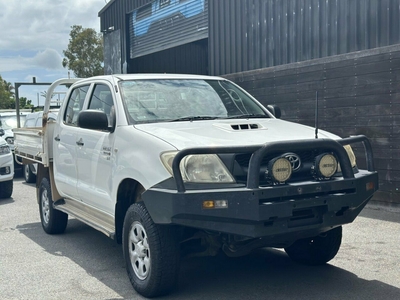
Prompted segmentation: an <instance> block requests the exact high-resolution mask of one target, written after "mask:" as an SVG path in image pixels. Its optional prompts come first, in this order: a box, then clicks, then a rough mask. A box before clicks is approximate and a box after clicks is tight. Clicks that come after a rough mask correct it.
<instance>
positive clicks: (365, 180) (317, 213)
mask: <svg viewBox="0 0 400 300" xmlns="http://www.w3.org/2000/svg"><path fill="white" fill-rule="evenodd" d="M341 141H344V142H342V143H343V144H347V143H348V144H350V143H352V142H363V143H364V146H365V149H366V158H367V165H368V171H366V170H360V171H359V172H358V173H357V174H353V171H352V168H351V166H350V162H349V160H348V157H347V154H346V153H345V150H344V149H343V147H342V146H341V145H340V144H339V143H338V142H335V141H326V140H325V141H324V140H311V141H301V142H298V141H296V142H292V143H291V144H290V146H291V149H293V148H294V149H297V148H299V149H305V148H306V147H322V148H326V147H328V148H331V149H332V151H334V152H335V153H336V155H337V156H338V158H339V161H340V164H341V166H342V171H343V177H340V178H334V179H332V180H329V181H307V182H299V183H291V184H286V185H280V186H268V187H262V186H259V185H258V177H259V176H258V174H259V173H258V170H259V163H260V161H261V159H262V157H263V155H265V153H267V152H268V151H270V149H271V147H272V148H273V149H274V150H276V149H281V148H282V149H286V148H285V147H288V144H287V143H276V144H273V145H271V144H269V145H264V146H262V147H261V148H258V149H256V150H255V151H254V149H248V151H252V152H253V155H252V159H251V162H250V166H249V174H248V181H247V184H246V186H243V187H233V188H220V189H191V190H189V189H186V188H185V184H184V183H183V182H182V181H181V177H180V173H179V169H175V170H174V180H175V182H176V189H170V188H163V185H162V184H161V185H158V186H155V187H153V188H150V189H149V190H147V191H146V192H145V193H143V195H142V198H143V200H144V202H145V205H146V207H147V209H148V211H149V213H150V215H151V217H152V219H153V221H154V222H155V223H158V224H177V225H184V226H189V227H194V228H199V229H204V230H212V231H218V232H223V233H228V234H234V235H240V236H246V237H253V238H256V237H269V238H271V239H274V237H276V238H277V239H279V238H278V237H280V238H282V237H283V239H284V238H285V236H288V235H292V236H296V238H300V237H303V236H313V235H317V234H318V233H320V232H324V231H327V230H329V229H330V228H333V227H335V226H339V225H342V224H346V223H350V222H352V221H353V220H354V219H355V218H356V216H357V215H358V214H359V213H360V211H361V210H362V209H363V207H364V206H365V205H366V204H367V202H368V201H369V200H370V199H371V197H372V195H373V193H374V192H375V191H376V190H377V187H378V174H377V172H376V171H374V170H373V169H374V166H373V159H372V151H371V148H370V144H369V142H368V140H367V139H366V138H365V137H355V138H349V139H345V140H341ZM221 149H222V150H221ZM225 150H226V149H225V148H220V149H212V150H210V149H208V150H207V149H199V148H197V149H190V150H183V151H181V152H183V153H181V152H180V153H179V154H182V155H179V156H178V155H177V156H178V158H175V160H176V164H177V166H179V161H180V159H181V158H183V157H184V156H185V155H188V153H189V154H193V153H205V152H208V153H210V152H212V153H221V151H225ZM227 151H232V149H230V150H226V151H225V153H226V152H227ZM234 151H238V152H240V151H243V149H234ZM174 163H175V161H174ZM257 168H258V169H257ZM250 170H252V171H250ZM251 172H253V173H251ZM208 200H226V201H227V203H228V207H227V208H220V209H204V208H203V202H204V201H208Z"/></svg>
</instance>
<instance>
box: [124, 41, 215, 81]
mask: <svg viewBox="0 0 400 300" xmlns="http://www.w3.org/2000/svg"><path fill="white" fill-rule="evenodd" d="M207 50H208V47H207V40H206V39H205V40H201V41H197V42H193V43H190V44H185V45H182V46H179V47H175V48H170V49H167V50H164V51H159V52H156V53H152V54H149V55H145V56H141V57H137V58H134V59H133V60H132V62H131V65H130V69H129V73H185V74H201V75H207V74H208V60H207Z"/></svg>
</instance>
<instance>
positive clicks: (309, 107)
mask: <svg viewBox="0 0 400 300" xmlns="http://www.w3.org/2000/svg"><path fill="white" fill-rule="evenodd" d="M225 77H227V78H228V79H231V80H233V81H235V82H236V83H238V84H239V85H241V86H242V87H244V88H245V89H246V90H248V91H249V92H250V93H251V94H252V95H253V96H255V97H256V98H257V99H258V100H259V101H261V102H262V103H263V104H264V105H267V104H278V105H279V106H280V107H281V109H282V119H285V120H288V121H293V122H298V123H301V124H305V125H309V126H314V124H315V98H316V92H318V99H319V128H320V129H324V130H327V131H330V132H333V133H335V134H338V135H339V136H342V137H347V136H349V135H357V134H364V135H366V136H367V137H368V138H369V139H370V140H371V143H372V147H373V150H374V161H375V167H376V169H377V170H378V172H379V181H380V183H379V189H380V191H379V192H378V193H377V194H376V195H375V196H374V199H375V200H376V201H379V202H381V203H382V204H388V203H394V204H397V205H400V192H399V191H400V158H399V155H398V153H399V150H400V138H399V134H400V127H399V126H398V125H397V124H398V122H399V121H400V45H393V46H387V47H379V48H376V49H371V50H363V51H359V52H354V53H349V54H342V55H337V56H332V57H325V58H320V59H315V60H308V61H304V62H299V63H293V64H286V65H280V66H275V67H270V68H264V69H259V70H252V71H247V72H239V73H235V74H229V75H225ZM312 135H313V134H312ZM312 137H313V136H310V138H312ZM354 150H355V153H356V156H357V164H358V166H359V167H362V168H365V167H366V164H365V154H364V152H363V147H362V145H355V147H354Z"/></svg>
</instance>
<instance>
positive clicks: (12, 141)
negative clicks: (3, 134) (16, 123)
mask: <svg viewBox="0 0 400 300" xmlns="http://www.w3.org/2000/svg"><path fill="white" fill-rule="evenodd" d="M6 142H7V143H9V144H10V145H14V138H13V137H8V138H6Z"/></svg>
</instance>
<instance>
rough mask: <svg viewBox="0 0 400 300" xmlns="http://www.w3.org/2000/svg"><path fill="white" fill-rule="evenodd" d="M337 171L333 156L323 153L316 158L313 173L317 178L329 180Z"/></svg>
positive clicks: (335, 160) (336, 163)
mask: <svg viewBox="0 0 400 300" xmlns="http://www.w3.org/2000/svg"><path fill="white" fill-rule="evenodd" d="M337 169H338V162H337V159H336V157H335V156H334V155H332V154H329V153H324V154H321V155H319V156H317V157H316V159H315V166H314V171H315V172H316V176H317V178H320V179H329V178H331V177H332V176H333V175H334V174H335V173H336V171H337Z"/></svg>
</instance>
